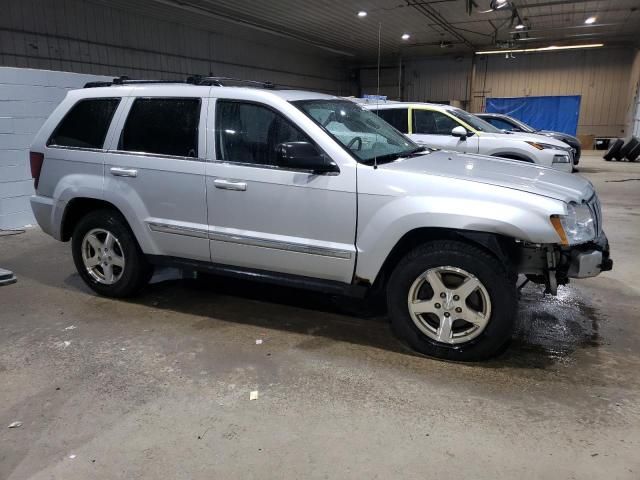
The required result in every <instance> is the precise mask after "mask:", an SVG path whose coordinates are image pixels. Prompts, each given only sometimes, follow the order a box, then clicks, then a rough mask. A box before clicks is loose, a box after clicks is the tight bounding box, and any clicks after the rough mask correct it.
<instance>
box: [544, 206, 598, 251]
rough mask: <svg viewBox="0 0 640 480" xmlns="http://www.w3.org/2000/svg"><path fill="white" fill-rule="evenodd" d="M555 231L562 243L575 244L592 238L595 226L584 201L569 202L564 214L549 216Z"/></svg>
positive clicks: (594, 233)
mask: <svg viewBox="0 0 640 480" xmlns="http://www.w3.org/2000/svg"><path fill="white" fill-rule="evenodd" d="M551 223H552V224H553V226H554V228H555V229H556V232H558V235H559V236H560V239H561V240H562V244H563V245H575V244H578V243H585V242H588V241H590V240H593V239H594V238H595V236H596V226H595V221H594V218H593V215H592V213H591V209H590V208H589V206H588V205H587V204H586V203H583V204H580V205H579V204H577V203H573V202H572V203H569V204H568V205H567V214H566V215H553V216H552V217H551Z"/></svg>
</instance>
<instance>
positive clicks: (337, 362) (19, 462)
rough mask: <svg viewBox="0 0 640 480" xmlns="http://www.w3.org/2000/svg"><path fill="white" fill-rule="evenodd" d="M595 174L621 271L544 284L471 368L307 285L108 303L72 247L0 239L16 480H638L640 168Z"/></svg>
mask: <svg viewBox="0 0 640 480" xmlns="http://www.w3.org/2000/svg"><path fill="white" fill-rule="evenodd" d="M581 171H582V173H583V174H585V175H586V176H588V177H589V178H590V179H592V180H593V182H594V183H595V184H596V187H597V189H598V191H599V193H600V195H601V198H602V201H603V203H604V213H605V222H606V223H605V228H606V230H607V232H608V235H609V238H610V241H611V243H612V247H613V258H614V261H615V262H616V263H615V267H614V271H613V272H609V273H607V274H604V275H602V276H600V277H598V278H596V279H591V280H585V281H577V282H575V283H573V284H572V285H570V286H569V287H566V288H563V289H562V290H561V293H560V296H559V297H558V298H549V297H547V298H545V297H543V296H542V292H541V290H540V289H539V288H537V287H536V288H533V287H531V288H529V287H526V288H525V291H524V292H523V299H522V304H521V305H522V308H521V312H520V314H519V318H518V328H517V333H516V335H515V339H514V342H513V345H512V346H511V347H510V348H509V349H508V350H507V351H506V352H505V353H504V354H503V355H502V356H501V357H499V358H497V359H495V360H492V361H490V362H487V363H481V364H473V365H466V364H465V365H462V364H453V363H445V362H441V361H436V360H431V359H426V358H421V357H418V356H415V355H413V354H412V353H411V352H408V351H407V350H405V349H404V348H403V347H402V346H401V345H400V344H399V343H398V342H397V341H396V340H395V339H394V338H393V337H392V336H391V334H390V331H389V328H388V326H387V324H386V322H385V321H384V318H380V317H377V316H374V315H363V314H359V315H356V314H350V313H349V312H351V311H357V305H356V306H353V305H349V304H346V303H345V302H336V301H334V300H331V299H327V298H324V297H322V296H320V295H315V294H309V293H301V292H298V291H295V290H287V289H274V288H268V287H264V286H261V285H257V284H251V283H244V282H229V281H202V280H198V281H171V282H163V283H158V284H155V285H152V286H151V287H150V288H149V289H148V290H147V291H146V292H145V293H144V294H143V295H142V296H141V297H140V298H138V299H135V300H133V301H115V300H109V299H105V298H100V297H97V296H95V295H94V294H92V293H91V292H89V291H88V289H87V288H86V287H85V286H84V285H83V283H82V282H81V280H80V279H79V277H78V275H77V274H76V273H75V270H74V267H73V264H72V260H71V255H70V252H69V245H68V244H61V243H58V242H56V241H54V240H52V239H50V238H49V237H47V236H45V235H44V234H42V233H41V232H39V231H38V230H36V229H31V230H29V231H27V233H26V234H23V235H18V236H12V237H2V238H0V266H2V267H5V268H9V269H12V270H14V271H15V273H16V274H17V275H18V283H17V284H15V285H11V286H7V287H2V288H0V479H12V480H16V479H25V478H31V479H45V478H47V479H50V478H60V479H65V480H73V479H82V480H86V479H88V478H91V479H102V478H104V479H113V478H127V479H132V478H154V479H155V478H175V479H181V478H184V479H212V478H220V479H232V478H242V479H253V478H256V479H265V478H278V479H281V478H287V479H288V478H291V479H293V478H305V479H316V478H338V479H342V478H358V479H364V478H380V479H390V478H420V479H423V478H474V479H500V478H509V479H513V478H523V479H525V478H527V479H528V478H553V479H564V478H576V479H589V478H607V479H612V478H617V479H624V478H629V479H638V478H640V453H639V452H640V348H639V347H638V345H639V340H640V325H639V324H638V318H639V315H638V312H639V309H640V302H639V300H640V285H639V280H640V278H639V274H638V271H639V267H640V259H639V257H638V233H639V232H640V210H639V207H640V164H628V163H605V162H604V161H602V160H601V159H600V158H599V157H598V156H593V157H589V158H585V159H584V160H583V166H581ZM256 339H262V340H263V343H262V344H261V345H256V342H255V341H256ZM252 390H258V391H259V398H258V400H255V401H250V400H249V392H250V391H252ZM16 420H19V421H22V422H23V424H22V426H21V427H20V428H14V429H8V428H7V425H9V424H10V423H11V422H13V421H16ZM72 456H74V457H72Z"/></svg>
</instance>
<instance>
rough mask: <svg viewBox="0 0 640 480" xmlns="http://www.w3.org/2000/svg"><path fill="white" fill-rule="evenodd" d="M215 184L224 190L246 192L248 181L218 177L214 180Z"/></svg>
mask: <svg viewBox="0 0 640 480" xmlns="http://www.w3.org/2000/svg"><path fill="white" fill-rule="evenodd" d="M213 185H214V186H215V187H216V188H220V189H222V190H237V191H239V192H244V191H245V190H246V189H247V183H246V182H237V181H235V180H225V179H224V178H216V179H215V180H214V181H213Z"/></svg>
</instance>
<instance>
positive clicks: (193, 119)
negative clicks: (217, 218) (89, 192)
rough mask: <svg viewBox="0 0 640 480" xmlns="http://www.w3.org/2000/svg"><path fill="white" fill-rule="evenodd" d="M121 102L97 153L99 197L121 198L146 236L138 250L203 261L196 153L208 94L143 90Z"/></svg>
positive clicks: (203, 218) (201, 147) (201, 183)
mask: <svg viewBox="0 0 640 480" xmlns="http://www.w3.org/2000/svg"><path fill="white" fill-rule="evenodd" d="M194 90H195V87H194ZM207 91H208V90H207ZM181 93H182V92H181ZM127 101H128V105H127V108H126V111H125V113H124V114H123V115H122V117H121V119H120V128H119V130H118V132H120V133H119V135H117V136H116V137H117V138H114V139H113V143H112V145H111V148H110V149H109V152H108V154H107V155H106V156H105V157H106V161H105V195H106V196H107V195H112V196H114V197H115V198H117V199H118V201H122V200H124V205H125V207H124V208H126V209H127V213H126V214H128V215H127V216H128V218H129V222H130V223H131V224H132V225H131V226H132V228H133V229H134V232H136V233H137V236H138V238H139V239H140V238H143V239H147V240H148V242H146V245H144V247H146V251H145V253H148V254H155V255H162V256H172V257H181V258H189V259H195V260H203V261H210V253H209V241H208V238H207V207H206V198H205V197H206V194H205V177H204V175H205V162H204V160H203V158H202V157H204V151H205V150H206V143H205V142H206V140H205V128H204V127H205V125H206V114H207V105H208V99H207V98H200V96H199V94H198V93H196V92H193V94H191V95H190V94H189V93H188V92H187V93H186V95H182V96H180V97H169V96H163V95H158V94H156V93H154V91H153V90H151V89H149V90H148V91H145V92H144V94H141V95H140V96H135V92H134V93H133V96H132V97H131V98H129V99H127ZM201 125H202V127H201ZM136 230H137V231H136ZM141 243H145V242H141Z"/></svg>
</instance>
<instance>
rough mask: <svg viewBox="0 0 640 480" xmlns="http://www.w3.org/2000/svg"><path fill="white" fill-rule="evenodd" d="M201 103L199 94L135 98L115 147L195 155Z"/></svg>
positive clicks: (164, 153) (159, 153) (147, 151)
mask: <svg viewBox="0 0 640 480" xmlns="http://www.w3.org/2000/svg"><path fill="white" fill-rule="evenodd" d="M200 103H201V102H200V99H199V98H136V99H135V101H134V102H133V105H132V106H131V111H130V112H129V116H128V117H127V121H126V123H125V125H124V128H123V129H122V134H121V135H120V142H119V144H118V150H121V151H126V152H140V153H151V154H157V155H167V156H172V157H192V158H196V157H197V156H198V126H199V123H200Z"/></svg>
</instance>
